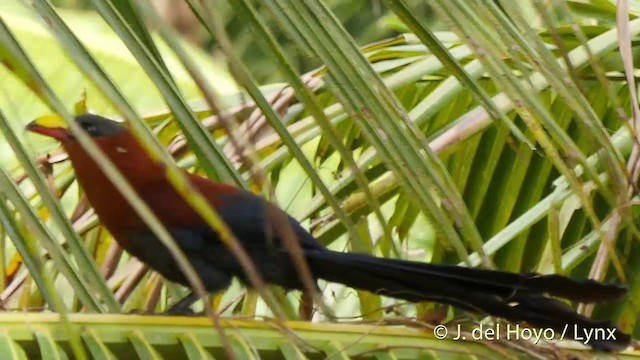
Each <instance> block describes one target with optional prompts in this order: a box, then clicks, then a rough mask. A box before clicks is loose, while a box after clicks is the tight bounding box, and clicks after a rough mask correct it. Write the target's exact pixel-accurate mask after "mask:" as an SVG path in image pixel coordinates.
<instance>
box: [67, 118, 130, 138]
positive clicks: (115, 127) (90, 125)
mask: <svg viewBox="0 0 640 360" xmlns="http://www.w3.org/2000/svg"><path fill="white" fill-rule="evenodd" d="M76 122H77V123H78V125H80V126H81V127H82V128H83V129H84V131H86V132H87V133H88V134H89V135H90V136H91V137H94V138H96V137H101V136H111V135H116V134H118V133H120V132H121V131H124V129H125V128H124V127H123V126H122V125H121V124H120V123H118V122H116V121H113V120H110V119H107V118H104V117H102V116H98V115H93V114H84V115H79V116H76Z"/></svg>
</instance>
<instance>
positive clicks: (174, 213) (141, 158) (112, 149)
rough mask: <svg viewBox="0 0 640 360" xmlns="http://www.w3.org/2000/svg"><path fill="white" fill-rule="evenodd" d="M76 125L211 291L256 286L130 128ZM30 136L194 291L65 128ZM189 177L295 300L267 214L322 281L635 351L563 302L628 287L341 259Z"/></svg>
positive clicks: (131, 242) (125, 244) (252, 204)
mask: <svg viewBox="0 0 640 360" xmlns="http://www.w3.org/2000/svg"><path fill="white" fill-rule="evenodd" d="M73 121H74V122H75V123H76V124H77V125H79V129H81V131H83V132H85V133H86V134H88V135H89V136H90V137H91V138H92V139H93V140H94V141H95V143H96V144H97V146H98V147H99V148H100V149H101V150H102V151H103V152H104V155H105V156H106V157H107V158H108V159H109V160H111V162H112V163H113V164H114V165H115V167H116V168H117V169H118V170H119V171H120V172H121V173H122V175H123V176H124V177H125V178H126V180H127V181H128V182H129V184H130V185H131V186H132V188H133V189H134V190H135V191H136V193H137V194H138V196H139V197H140V198H141V199H142V200H143V201H144V202H145V203H146V204H147V205H148V206H149V208H150V209H151V210H152V211H153V213H154V214H155V215H156V216H157V218H158V219H159V220H160V221H161V222H162V224H163V225H164V226H165V227H166V228H167V230H168V231H169V233H170V234H171V235H172V236H173V238H174V239H175V241H176V242H177V244H178V246H179V247H180V249H181V250H182V251H183V252H184V254H185V255H186V257H187V258H188V259H189V261H190V263H191V265H192V266H193V267H194V269H195V271H196V272H197V274H198V275H199V276H200V278H201V280H202V282H203V283H204V286H205V288H206V290H207V291H209V292H210V293H216V292H219V291H222V290H224V289H225V288H227V287H228V286H229V285H230V283H231V281H232V279H233V278H237V279H239V280H240V281H241V282H243V283H244V284H245V285H246V286H251V284H250V281H248V277H247V275H246V274H245V272H244V270H243V268H242V266H241V265H240V263H239V262H238V261H237V259H236V257H235V256H234V255H233V253H232V252H231V251H230V250H229V249H228V248H227V246H226V245H225V244H224V243H223V242H222V241H221V239H220V236H219V235H218V233H217V232H216V231H215V230H213V229H212V228H210V227H209V226H208V225H207V223H206V222H205V220H204V219H203V218H202V217H201V216H200V215H199V214H198V212H197V211H196V210H194V209H193V208H192V207H191V206H190V205H189V204H188V203H187V201H186V200H185V199H184V198H183V197H182V196H181V195H180V194H179V193H178V192H177V191H176V190H175V189H174V187H173V186H172V185H171V183H170V182H169V181H168V179H167V172H166V165H165V164H164V163H162V162H159V161H157V160H154V158H152V157H151V156H150V155H149V154H148V152H147V151H146V150H145V149H144V147H143V146H142V144H141V143H140V142H139V141H138V140H137V138H136V137H135V136H134V135H133V133H132V132H131V131H130V130H129V129H128V127H127V126H125V125H124V124H123V123H121V122H117V121H114V120H111V119H108V118H105V117H102V116H99V115H95V114H89V113H87V114H82V115H78V116H76V117H75V118H74V119H73ZM26 130H27V131H29V132H32V133H36V134H40V135H43V136H47V137H50V138H53V139H56V140H57V141H59V142H60V143H61V145H62V147H63V149H64V150H65V151H66V153H67V154H68V158H69V159H70V161H71V165H72V167H73V168H74V170H75V175H76V178H77V181H78V183H79V184H80V186H81V187H82V189H83V191H84V193H85V195H86V197H87V199H88V201H89V203H90V204H91V206H92V207H93V209H94V211H95V213H96V214H97V216H98V219H99V220H100V222H101V223H102V225H103V226H104V227H105V228H106V229H107V230H108V231H109V232H110V234H111V235H112V237H113V239H115V241H117V243H118V244H119V245H120V246H121V247H122V248H123V249H125V250H126V251H128V252H129V253H130V254H131V255H133V256H134V257H136V258H138V259H139V260H140V261H142V262H143V263H145V264H146V265H148V266H149V267H150V268H151V269H153V270H155V271H156V272H158V273H160V274H161V275H162V276H163V277H164V278H166V279H167V280H169V281H172V282H176V283H179V284H182V285H185V286H189V283H188V281H187V279H186V277H185V276H184V274H183V273H182V271H181V270H180V268H179V266H178V265H177V263H176V262H175V260H174V258H173V256H172V255H171V253H170V251H169V250H168V249H167V248H166V247H165V246H164V245H163V244H162V243H161V242H160V241H159V240H158V238H157V237H156V236H155V235H154V233H153V232H152V231H151V230H150V229H149V227H148V226H147V225H146V224H145V222H144V221H143V220H142V219H141V218H140V216H139V215H138V214H137V213H136V211H135V210H134V209H133V208H132V206H131V205H130V204H129V201H128V200H127V199H126V198H125V197H124V196H123V195H122V194H121V193H120V192H119V190H118V189H117V188H116V187H115V186H114V185H113V184H112V183H111V181H110V180H109V178H108V177H107V176H106V175H105V174H104V172H103V171H102V169H101V167H100V166H99V165H98V164H97V163H96V162H95V161H94V160H93V158H92V157H91V156H89V154H88V153H87V152H86V151H85V149H84V148H83V146H82V145H81V144H80V143H79V142H78V141H77V139H76V137H75V136H74V135H73V133H72V131H71V130H70V129H69V128H68V126H67V124H66V123H65V122H64V121H63V120H62V118H60V117H42V118H39V119H37V120H34V121H33V122H31V123H29V124H28V125H27V126H26ZM182 171H183V172H184V176H185V177H186V178H187V180H188V181H189V183H190V184H191V185H192V188H194V189H195V190H196V191H198V192H199V193H200V194H201V195H202V196H203V197H204V198H205V199H206V201H207V202H208V203H209V205H211V206H212V207H213V208H214V209H215V211H216V212H217V213H218V215H219V216H220V217H221V219H222V220H223V221H224V222H225V223H226V225H227V226H228V227H229V229H230V230H231V232H232V233H233V234H234V235H235V237H236V239H237V240H238V241H239V243H240V244H241V245H242V247H243V249H244V250H245V252H246V253H247V254H248V256H249V258H250V259H251V261H252V262H253V264H254V266H255V268H256V270H257V271H258V273H259V274H260V275H261V276H262V278H263V280H264V281H265V282H266V283H268V284H273V285H279V286H281V287H283V288H285V289H288V290H294V289H299V290H304V289H305V284H304V283H303V280H302V279H301V277H300V275H299V272H298V271H297V269H298V268H297V267H296V263H295V262H294V261H293V260H292V257H291V254H290V251H289V250H288V249H289V247H287V246H286V245H285V244H283V241H282V239H281V238H280V237H279V232H278V231H276V229H275V228H274V227H275V226H276V225H274V224H273V222H272V221H270V220H269V219H270V217H269V216H268V215H267V214H268V213H273V214H277V215H278V216H282V217H283V218H284V219H287V221H288V224H289V226H290V227H291V229H292V230H293V233H294V234H295V237H296V238H297V241H298V244H299V245H300V248H301V250H302V254H303V256H304V260H305V261H306V263H307V265H308V267H309V269H310V272H311V274H312V277H313V280H316V281H317V280H318V279H322V280H325V281H328V282H335V283H340V284H344V285H346V286H348V287H351V288H354V289H358V290H365V291H369V292H371V293H374V294H378V295H383V296H388V297H393V298H396V299H400V300H405V301H409V302H425V301H431V302H437V303H441V304H447V305H451V306H454V307H457V308H459V309H462V310H464V311H469V312H473V313H478V314H481V315H487V316H493V317H497V318H503V319H505V320H507V321H509V322H511V323H518V324H519V323H524V324H526V325H529V326H532V327H537V328H540V329H543V328H544V329H551V330H552V331H555V332H556V333H558V332H560V331H563V330H564V333H565V335H566V337H567V338H569V339H574V340H581V339H585V337H584V335H583V334H586V333H595V332H597V331H599V334H607V335H608V336H599V337H596V338H593V337H592V339H591V340H590V342H589V343H588V344H587V345H589V346H591V347H592V348H594V349H599V350H604V351H620V350H623V349H624V348H626V347H627V346H629V344H630V341H631V337H630V336H629V335H628V334H626V333H624V332H622V331H621V330H620V329H619V328H618V327H617V326H616V325H615V324H614V323H613V322H612V321H610V320H595V319H590V318H588V317H586V316H583V315H580V314H578V313H577V312H576V311H574V309H573V308H572V307H571V306H569V305H568V304H567V303H566V302H565V301H563V300H561V299H565V300H568V301H573V302H580V303H599V302H609V301H614V300H618V299H620V298H622V297H623V296H624V295H625V293H626V290H627V289H626V287H625V286H622V285H617V284H613V283H602V282H597V281H595V280H590V279H574V278H569V277H565V276H561V275H557V274H545V275H541V274H537V273H512V272H505V271H500V270H491V269H481V268H470V267H463V266H457V265H452V264H432V263H425V262H419V261H409V260H403V259H391V258H381V257H376V256H374V255H370V254H364V253H353V252H338V251H333V250H330V249H328V248H327V247H325V246H324V245H322V244H321V243H320V242H319V241H318V240H317V239H316V238H315V237H314V236H313V235H312V234H311V233H310V232H308V231H307V230H305V229H304V228H303V226H302V225H301V224H300V223H299V222H298V221H297V220H296V219H294V218H293V217H291V216H289V215H288V214H287V213H286V212H284V211H283V210H281V209H280V208H279V207H278V206H277V205H275V204H274V203H272V202H270V201H267V200H266V199H265V198H263V197H261V196H259V195H256V194H254V193H252V192H249V191H246V190H243V189H240V188H237V187H235V186H232V185H229V184H224V183H219V182H215V181H213V180H210V179H208V178H206V177H203V176H200V175H197V174H193V173H190V172H188V171H186V170H182ZM567 330H568V331H567Z"/></svg>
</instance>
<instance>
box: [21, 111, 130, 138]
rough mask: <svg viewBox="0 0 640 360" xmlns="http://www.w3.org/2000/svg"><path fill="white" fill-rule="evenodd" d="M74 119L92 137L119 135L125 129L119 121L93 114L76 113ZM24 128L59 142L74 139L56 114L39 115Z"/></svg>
mask: <svg viewBox="0 0 640 360" xmlns="http://www.w3.org/2000/svg"><path fill="white" fill-rule="evenodd" d="M74 121H75V122H76V123H77V124H78V125H79V126H80V128H82V129H83V130H84V131H85V132H86V133H87V134H89V136H91V137H92V138H94V139H99V138H102V137H110V136H114V135H119V134H121V133H123V132H126V131H127V129H126V128H125V127H124V126H122V125H121V124H120V123H118V122H116V121H113V120H110V119H107V118H104V117H102V116H98V115H93V114H83V115H78V116H76V117H75V119H74ZM26 129H27V131H30V132H34V133H37V134H40V135H44V136H48V137H51V138H54V139H56V140H58V141H60V142H68V141H74V140H75V139H74V137H73V134H72V133H71V131H70V130H69V128H68V127H67V124H66V123H65V122H64V121H63V120H62V118H61V117H59V116H56V115H53V116H43V117H40V118H38V119H37V120H34V121H32V122H31V123H29V124H28V125H27V127H26Z"/></svg>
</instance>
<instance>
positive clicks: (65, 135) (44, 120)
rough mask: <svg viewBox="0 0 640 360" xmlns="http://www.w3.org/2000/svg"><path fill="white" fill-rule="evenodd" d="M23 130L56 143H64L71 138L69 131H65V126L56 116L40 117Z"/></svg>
mask: <svg viewBox="0 0 640 360" xmlns="http://www.w3.org/2000/svg"><path fill="white" fill-rule="evenodd" d="M25 129H26V130H27V131H30V132H33V133H36V134H40V135H44V136H48V137H51V138H54V139H56V140H58V141H65V140H68V139H69V138H70V137H71V134H70V133H69V130H67V124H66V123H65V122H64V120H63V119H62V118H61V117H60V116H58V115H46V116H41V117H39V118H37V119H35V120H34V121H32V122H30V123H29V124H28V125H27V126H26V128H25Z"/></svg>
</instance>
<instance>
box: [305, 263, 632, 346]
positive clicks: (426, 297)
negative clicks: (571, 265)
mask: <svg viewBox="0 0 640 360" xmlns="http://www.w3.org/2000/svg"><path fill="white" fill-rule="evenodd" d="M305 254H306V257H307V261H308V263H309V265H310V267H311V270H312V272H313V273H314V275H315V276H317V277H319V278H321V279H324V280H327V281H332V282H338V283H342V284H344V285H347V286H350V287H353V288H356V289H361V290H367V291H370V292H372V293H376V294H379V295H385V296H390V297H394V298H399V299H404V300H408V301H414V302H418V301H437V302H440V303H447V304H451V305H454V306H457V307H459V308H462V309H465V310H469V311H473V312H478V313H483V314H488V315H492V316H497V317H501V318H504V319H507V320H509V321H513V322H527V323H529V324H531V325H533V326H538V327H544V328H547V327H548V328H553V329H554V330H556V331H564V330H570V331H569V333H568V334H566V335H567V337H570V338H575V337H576V336H579V335H582V334H584V332H585V331H587V332H588V331H593V330H595V329H603V330H600V331H605V329H611V330H612V331H614V332H615V335H616V339H608V340H607V339H599V340H598V341H595V342H593V343H590V344H589V345H591V346H592V347H594V348H598V349H601V350H621V349H624V348H625V347H627V346H628V345H629V342H630V340H631V339H630V337H629V335H627V334H624V333H622V332H621V331H620V330H619V329H618V328H617V327H616V326H615V325H614V324H613V323H611V322H609V321H597V320H591V319H589V318H587V317H584V316H582V315H579V314H577V313H576V312H575V311H574V310H573V309H571V308H570V307H569V306H567V305H566V304H565V303H563V302H562V301H560V300H557V299H554V298H550V297H546V296H545V294H548V295H552V296H557V297H561V298H565V299H568V300H573V301H579V302H603V301H611V300H614V299H617V298H620V297H621V296H623V295H624V293H625V291H626V289H625V288H624V287H621V286H617V285H612V284H603V283H599V282H595V281H592V280H573V279H569V278H566V277H562V276H558V275H538V274H515V273H507V272H501V271H491V270H482V269H472V268H464V267H457V266H450V265H434V264H427V263H418V262H411V261H404V260H396V259H383V258H376V257H372V256H369V255H366V254H354V253H338V252H330V251H306V252H305Z"/></svg>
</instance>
